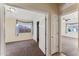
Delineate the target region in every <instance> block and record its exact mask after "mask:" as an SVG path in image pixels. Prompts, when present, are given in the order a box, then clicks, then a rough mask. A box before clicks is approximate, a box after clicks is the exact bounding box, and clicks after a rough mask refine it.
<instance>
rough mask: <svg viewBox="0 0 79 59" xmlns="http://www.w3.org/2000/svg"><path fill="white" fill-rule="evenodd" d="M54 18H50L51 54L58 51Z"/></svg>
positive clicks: (55, 20) (56, 25)
mask: <svg viewBox="0 0 79 59" xmlns="http://www.w3.org/2000/svg"><path fill="white" fill-rule="evenodd" d="M56 18H57V17H56ZM56 18H55V19H54V18H53V19H51V54H54V53H56V52H58V20H57V19H56Z"/></svg>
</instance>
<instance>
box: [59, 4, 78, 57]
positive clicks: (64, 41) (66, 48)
mask: <svg viewBox="0 0 79 59" xmlns="http://www.w3.org/2000/svg"><path fill="white" fill-rule="evenodd" d="M59 11H60V12H59V18H60V21H61V23H60V24H61V34H60V36H61V37H60V38H61V39H60V50H61V52H63V53H65V54H66V55H71V56H73V55H79V53H78V33H75V35H74V34H70V33H65V28H64V27H65V26H64V24H62V22H63V20H62V17H64V15H66V16H65V17H66V18H70V19H72V20H71V21H69V22H78V4H75V3H74V4H73V3H70V4H69V3H64V4H60V6H59ZM75 11H77V12H76V13H75ZM74 13H75V14H74ZM68 14H69V15H70V16H69V15H68ZM67 15H68V16H67ZM63 23H65V22H63ZM71 51H72V52H71Z"/></svg>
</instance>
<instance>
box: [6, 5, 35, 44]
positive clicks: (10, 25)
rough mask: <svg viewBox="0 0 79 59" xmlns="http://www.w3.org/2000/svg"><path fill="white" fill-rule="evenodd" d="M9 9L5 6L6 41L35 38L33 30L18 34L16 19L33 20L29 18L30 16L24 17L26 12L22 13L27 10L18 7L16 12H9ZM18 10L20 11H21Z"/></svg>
mask: <svg viewBox="0 0 79 59" xmlns="http://www.w3.org/2000/svg"><path fill="white" fill-rule="evenodd" d="M7 9H8V6H5V42H6V43H8V42H14V41H21V40H28V39H33V36H32V32H31V33H20V34H19V35H18V36H17V35H16V20H20V21H24V22H32V21H33V20H29V18H28V17H24V15H25V14H22V13H27V12H26V11H25V10H19V9H16V12H9V11H8V10H7ZM17 11H19V12H20V13H19V12H17ZM19 14H20V15H19ZM26 16H27V15H26Z"/></svg>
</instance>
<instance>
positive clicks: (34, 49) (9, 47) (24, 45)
mask: <svg viewBox="0 0 79 59" xmlns="http://www.w3.org/2000/svg"><path fill="white" fill-rule="evenodd" d="M6 55H7V56H44V54H43V52H42V51H41V50H40V48H39V47H38V45H37V43H36V42H35V41H34V40H32V39H31V40H26V41H19V42H11V43H6Z"/></svg>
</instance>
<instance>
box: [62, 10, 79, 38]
mask: <svg viewBox="0 0 79 59" xmlns="http://www.w3.org/2000/svg"><path fill="white" fill-rule="evenodd" d="M63 19H71V20H69V21H65V20H63ZM66 23H78V11H76V12H73V13H69V14H67V15H63V16H61V35H62V36H68V37H72V38H78V32H70V33H66V32H65V31H66Z"/></svg>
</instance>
